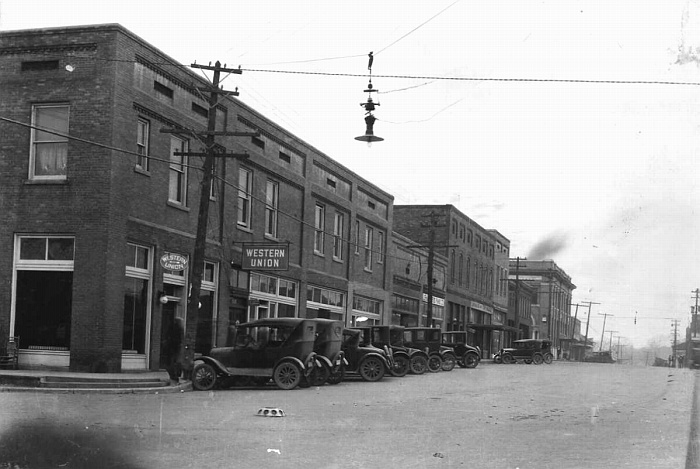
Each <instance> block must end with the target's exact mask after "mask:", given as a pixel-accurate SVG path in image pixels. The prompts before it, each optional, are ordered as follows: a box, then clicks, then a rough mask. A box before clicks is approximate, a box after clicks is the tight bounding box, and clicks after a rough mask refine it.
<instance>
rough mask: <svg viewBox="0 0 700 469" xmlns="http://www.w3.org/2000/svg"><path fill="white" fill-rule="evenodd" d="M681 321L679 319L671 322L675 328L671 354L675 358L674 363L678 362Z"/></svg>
mask: <svg viewBox="0 0 700 469" xmlns="http://www.w3.org/2000/svg"><path fill="white" fill-rule="evenodd" d="M680 322H681V321H680V320H679V319H674V320H673V321H672V322H671V326H673V350H672V352H673V353H671V356H672V357H673V361H674V362H675V361H676V346H677V345H678V323H680Z"/></svg>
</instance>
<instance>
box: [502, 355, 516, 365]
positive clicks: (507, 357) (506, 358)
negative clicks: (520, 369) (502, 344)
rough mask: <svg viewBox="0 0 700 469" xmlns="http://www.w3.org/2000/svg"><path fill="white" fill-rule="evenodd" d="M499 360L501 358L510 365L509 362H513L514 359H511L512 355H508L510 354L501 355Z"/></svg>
mask: <svg viewBox="0 0 700 469" xmlns="http://www.w3.org/2000/svg"><path fill="white" fill-rule="evenodd" d="M501 360H503V363H505V364H506V365H510V364H511V363H513V362H514V361H515V360H514V359H513V355H510V354H505V355H503V357H501Z"/></svg>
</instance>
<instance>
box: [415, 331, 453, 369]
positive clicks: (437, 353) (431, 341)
mask: <svg viewBox="0 0 700 469" xmlns="http://www.w3.org/2000/svg"><path fill="white" fill-rule="evenodd" d="M441 333H442V331H441V330H440V329H436V328H432V327H407V328H406V329H405V330H404V333H403V342H404V344H405V345H406V346H407V347H412V348H416V349H419V350H423V351H425V353H427V354H428V371H431V372H433V373H435V372H438V371H440V370H443V371H452V369H453V368H454V367H455V365H456V364H457V356H456V355H455V351H454V349H452V348H451V347H446V346H444V345H442V337H441Z"/></svg>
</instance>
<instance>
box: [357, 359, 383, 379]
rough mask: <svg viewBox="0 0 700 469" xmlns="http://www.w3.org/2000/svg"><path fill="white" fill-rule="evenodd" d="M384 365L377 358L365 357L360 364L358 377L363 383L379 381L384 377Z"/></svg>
mask: <svg viewBox="0 0 700 469" xmlns="http://www.w3.org/2000/svg"><path fill="white" fill-rule="evenodd" d="M384 371H385V370H384V363H382V361H381V360H380V359H379V358H377V357H367V358H365V359H364V360H362V362H361V363H360V376H362V379H364V380H365V381H370V382H374V381H379V380H380V379H382V378H383V377H384Z"/></svg>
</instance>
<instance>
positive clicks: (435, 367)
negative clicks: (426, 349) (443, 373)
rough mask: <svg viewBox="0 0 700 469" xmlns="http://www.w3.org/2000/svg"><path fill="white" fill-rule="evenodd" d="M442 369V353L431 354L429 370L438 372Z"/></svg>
mask: <svg viewBox="0 0 700 469" xmlns="http://www.w3.org/2000/svg"><path fill="white" fill-rule="evenodd" d="M441 369H442V358H440V355H430V356H429V357H428V371H430V372H431V373H437V372H438V371H440V370H441Z"/></svg>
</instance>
